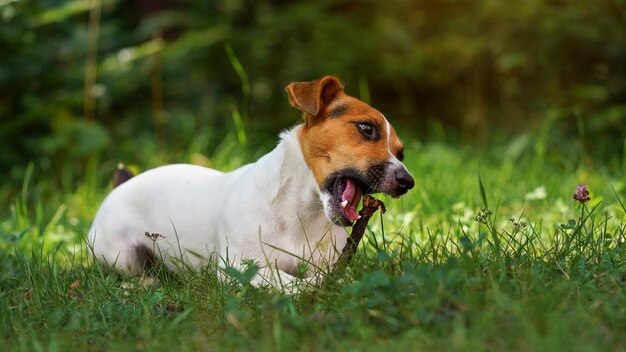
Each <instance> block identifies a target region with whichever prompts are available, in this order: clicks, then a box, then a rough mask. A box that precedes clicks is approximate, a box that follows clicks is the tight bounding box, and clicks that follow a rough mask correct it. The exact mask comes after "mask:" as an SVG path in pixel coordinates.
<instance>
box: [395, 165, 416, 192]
mask: <svg viewBox="0 0 626 352" xmlns="http://www.w3.org/2000/svg"><path fill="white" fill-rule="evenodd" d="M396 182H398V191H399V193H400V194H404V193H406V192H407V191H408V190H410V189H411V188H413V186H415V181H414V180H413V177H411V175H410V174H409V173H408V172H407V171H406V170H404V169H402V170H399V171H396Z"/></svg>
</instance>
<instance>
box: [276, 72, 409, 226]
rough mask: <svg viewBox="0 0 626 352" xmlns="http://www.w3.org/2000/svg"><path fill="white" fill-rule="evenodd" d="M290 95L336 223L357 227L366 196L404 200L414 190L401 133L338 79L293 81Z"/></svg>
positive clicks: (327, 209)
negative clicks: (300, 113) (299, 113)
mask: <svg viewBox="0 0 626 352" xmlns="http://www.w3.org/2000/svg"><path fill="white" fill-rule="evenodd" d="M287 92H288V93H289V102H290V103H291V105H293V106H294V107H296V108H298V109H300V110H302V111H303V112H304V121H305V123H304V125H303V127H302V128H301V129H300V133H299V136H298V138H299V140H300V144H301V146H302V152H303V154H304V157H305V159H306V162H307V163H308V165H309V167H310V168H311V171H312V172H313V175H314V176H315V179H316V181H317V183H318V185H319V187H320V190H321V193H322V201H323V204H324V211H325V213H326V216H327V217H328V218H329V219H330V220H331V221H333V222H335V223H338V224H341V225H344V226H350V225H352V223H353V221H355V220H356V219H358V217H359V215H358V213H357V210H356V208H357V206H358V205H359V202H360V200H361V196H362V195H364V194H370V193H379V192H382V193H385V194H388V195H391V196H393V197H399V196H401V195H403V194H405V193H406V192H407V191H408V190H410V189H411V188H413V185H414V181H413V178H412V177H411V175H410V174H409V172H408V171H407V169H406V167H405V166H404V164H402V159H403V157H404V148H403V145H402V142H400V140H399V139H398V136H397V135H396V131H395V130H394V129H393V127H392V126H391V124H389V122H388V121H387V119H385V117H384V116H383V114H381V113H380V112H379V111H378V110H376V109H374V108H372V107H371V106H369V105H367V104H366V103H364V102H362V101H360V100H358V99H356V98H353V97H351V96H348V95H346V94H345V93H344V91H343V85H342V84H341V82H339V80H338V79H337V78H335V77H332V76H326V77H324V78H322V79H319V80H317V81H312V82H293V83H290V84H289V85H288V86H287Z"/></svg>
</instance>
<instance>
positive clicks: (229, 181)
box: [89, 126, 347, 288]
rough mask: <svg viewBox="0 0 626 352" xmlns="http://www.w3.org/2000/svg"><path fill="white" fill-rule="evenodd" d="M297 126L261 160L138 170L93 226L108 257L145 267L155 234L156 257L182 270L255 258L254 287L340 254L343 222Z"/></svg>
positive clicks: (93, 237) (313, 275)
mask: <svg viewBox="0 0 626 352" xmlns="http://www.w3.org/2000/svg"><path fill="white" fill-rule="evenodd" d="M300 128H302V126H296V127H295V128H293V129H291V130H290V131H286V132H283V133H282V134H281V141H280V142H279V144H278V146H277V147H276V148H275V149H274V150H273V151H271V152H270V153H268V154H266V155H265V156H263V157H262V158H261V159H259V160H258V161H257V162H255V163H252V164H249V165H246V166H244V167H241V168H239V169H236V170H234V171H232V172H228V173H222V172H219V171H216V170H212V169H208V168H205V167H201V166H195V165H184V164H178V165H169V166H163V167H159V168H156V169H153V170H150V171H147V172H145V173H143V174H140V175H138V176H136V177H134V178H132V179H130V180H128V181H127V182H125V183H123V184H122V185H120V186H119V187H117V188H116V189H114V190H113V191H112V192H111V193H110V194H109V196H108V197H107V198H106V200H105V201H104V203H103V204H102V206H101V208H100V210H99V211H98V213H97V215H96V218H95V220H94V222H93V225H92V227H91V229H90V231H89V243H90V245H91V246H92V250H93V252H94V254H95V256H96V258H98V260H99V261H100V262H102V263H105V264H107V265H109V266H115V268H116V269H118V270H120V271H123V272H126V273H129V274H135V275H136V274H139V273H141V270H142V267H141V264H140V263H139V262H138V261H137V253H136V252H137V247H141V246H143V247H147V248H150V249H151V248H153V242H152V241H151V239H149V238H148V237H146V236H145V235H144V233H145V232H150V233H158V234H161V235H163V236H165V238H162V239H159V240H157V241H156V242H155V243H154V244H155V245H156V250H155V252H156V253H155V255H156V256H157V258H159V259H160V260H162V261H163V262H164V263H165V264H166V265H167V266H168V268H170V269H172V270H176V268H177V262H178V261H179V260H180V259H182V260H183V261H184V262H185V263H186V264H188V265H191V266H194V267H198V266H202V265H206V263H207V260H216V261H217V263H218V264H219V265H220V266H221V267H225V266H229V265H232V266H234V267H238V268H239V267H240V265H241V262H242V260H246V259H251V260H254V261H255V262H256V263H258V265H259V266H260V267H261V270H260V272H259V274H258V275H257V276H255V278H254V279H253V281H252V284H253V285H255V286H263V285H266V284H267V285H271V286H273V287H279V288H286V287H292V286H293V285H295V284H296V283H297V282H299V281H298V280H297V279H296V277H295V276H294V274H296V273H297V272H298V271H299V265H300V264H305V265H306V266H307V268H308V271H307V273H306V276H307V278H306V281H309V282H314V281H316V280H317V279H318V277H317V276H318V275H319V274H320V272H323V269H324V268H328V267H329V266H330V265H332V264H333V263H334V262H335V261H336V259H337V258H338V255H339V252H340V251H341V249H342V248H343V247H344V245H345V243H346V239H347V234H346V229H345V228H343V227H341V226H337V225H334V224H333V223H331V222H330V220H329V218H328V217H327V216H326V215H325V214H324V208H323V205H322V197H321V193H320V189H319V186H318V185H317V183H316V181H315V179H314V176H313V174H312V173H311V170H310V169H309V167H308V166H307V163H306V162H305V160H304V156H303V154H302V150H301V147H300V143H299V141H298V129H300Z"/></svg>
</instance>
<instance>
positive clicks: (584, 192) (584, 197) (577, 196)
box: [572, 185, 591, 204]
mask: <svg viewBox="0 0 626 352" xmlns="http://www.w3.org/2000/svg"><path fill="white" fill-rule="evenodd" d="M572 198H574V200H576V201H578V202H580V203H581V204H583V203H586V202H588V201H590V200H591V197H589V190H588V189H587V186H585V185H578V188H576V193H574V195H573V196H572Z"/></svg>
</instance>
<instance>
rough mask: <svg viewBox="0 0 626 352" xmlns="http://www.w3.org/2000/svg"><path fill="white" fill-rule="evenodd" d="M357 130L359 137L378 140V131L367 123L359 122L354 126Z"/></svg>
mask: <svg viewBox="0 0 626 352" xmlns="http://www.w3.org/2000/svg"><path fill="white" fill-rule="evenodd" d="M356 127H357V129H358V130H359V133H361V135H362V136H363V137H365V138H367V139H369V140H372V141H373V140H377V139H378V130H377V129H376V127H374V126H373V125H372V124H371V123H369V122H359V123H357V124H356Z"/></svg>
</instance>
